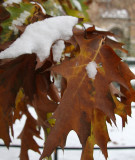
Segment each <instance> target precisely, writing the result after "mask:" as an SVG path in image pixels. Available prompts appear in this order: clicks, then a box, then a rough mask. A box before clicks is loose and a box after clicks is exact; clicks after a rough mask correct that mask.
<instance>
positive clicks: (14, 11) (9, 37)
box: [0, 3, 35, 44]
mask: <svg viewBox="0 0 135 160" xmlns="http://www.w3.org/2000/svg"><path fill="white" fill-rule="evenodd" d="M6 10H7V11H8V12H9V13H10V17H9V18H8V19H6V20H5V21H3V22H2V23H1V27H2V32H1V35H0V37H1V39H0V43H1V44H3V43H5V42H7V41H13V40H15V39H16V38H17V37H18V34H16V35H15V34H14V31H13V30H11V29H10V26H12V22H13V20H16V19H17V18H19V17H20V14H21V13H23V12H24V11H27V12H30V16H31V15H32V14H33V13H34V11H35V6H34V5H33V4H31V3H20V5H14V6H9V7H7V8H6ZM28 18H29V16H28V17H27V18H26V20H25V22H24V23H25V24H28V21H27V20H28Z"/></svg>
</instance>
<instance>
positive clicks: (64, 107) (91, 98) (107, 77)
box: [40, 28, 135, 160]
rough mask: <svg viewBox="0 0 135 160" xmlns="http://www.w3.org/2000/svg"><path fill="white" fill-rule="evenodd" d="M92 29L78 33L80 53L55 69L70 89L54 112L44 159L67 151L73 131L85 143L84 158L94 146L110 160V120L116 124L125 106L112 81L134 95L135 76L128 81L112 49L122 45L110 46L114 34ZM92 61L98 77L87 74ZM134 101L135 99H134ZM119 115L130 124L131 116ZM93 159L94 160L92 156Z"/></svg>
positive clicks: (76, 37) (53, 69) (43, 155)
mask: <svg viewBox="0 0 135 160" xmlns="http://www.w3.org/2000/svg"><path fill="white" fill-rule="evenodd" d="M89 30H90V32H89ZM89 30H86V31H82V30H80V31H77V30H75V32H74V39H75V41H76V43H78V45H79V47H80V53H79V54H78V55H76V56H75V57H73V58H69V59H65V60H64V61H63V62H62V63H61V64H60V65H56V66H54V67H52V68H51V70H52V71H53V72H55V73H57V74H60V75H62V76H63V77H64V78H65V79H66V80H67V88H66V89H65V92H64V94H63V97H62V99H61V102H60V104H59V106H58V108H57V109H56V111H55V112H54V115H53V118H54V119H56V123H55V125H54V127H53V128H52V130H51V132H50V134H49V136H48V139H47V140H46V142H45V147H44V151H43V154H42V156H41V158H40V159H42V158H44V157H47V156H49V155H50V154H51V153H52V152H53V150H54V149H55V148H56V147H57V146H60V147H62V148H64V145H65V142H66V137H67V135H68V133H69V132H70V131H71V130H74V131H75V132H76V133H77V135H78V137H79V139H80V142H81V144H82V147H83V154H82V159H88V152H86V151H85V150H89V149H90V154H92V149H91V148H88V147H89V146H91V147H92V146H94V144H98V145H99V147H100V148H101V150H102V152H103V154H104V155H105V157H106V158H107V156H108V155H107V143H108V141H109V136H108V132H107V127H106V121H109V120H108V119H110V120H112V121H113V122H114V123H115V112H117V111H116V108H117V109H119V106H120V104H121V105H124V104H123V103H122V102H119V103H120V104H119V103H116V101H115V99H114V97H116V94H114V93H115V92H114V90H113V89H110V85H111V83H112V82H118V83H119V84H120V85H121V86H122V87H123V88H124V89H125V90H126V91H127V92H128V93H129V94H130V95H131V93H132V90H131V87H130V86H131V85H130V84H129V83H130V80H131V79H134V78H135V77H134V75H133V74H132V73H131V72H130V71H129V72H128V74H129V76H130V79H127V75H126V73H125V72H124V71H123V69H124V67H123V66H122V65H121V64H122V63H121V59H120V58H119V57H118V56H117V55H116V54H115V52H114V50H113V49H112V48H111V47H114V48H118V49H121V48H120V46H121V44H119V43H118V44H116V43H114V44H112V46H111V47H110V46H109V45H108V37H107V35H111V33H109V32H101V31H100V32H99V31H96V30H95V28H92V29H91V28H89ZM86 34H87V35H88V36H87V38H86V37H85V35H86ZM89 62H95V63H96V64H97V67H96V69H97V73H96V75H95V77H94V78H91V77H89V76H88V74H87V72H86V66H87V65H88V64H89ZM113 87H114V86H113ZM114 88H115V87H114ZM118 93H119V95H123V96H121V97H120V98H121V99H122V98H123V97H124V98H125V99H128V98H129V96H127V94H125V92H122V90H121V91H119V92H118ZM131 101H133V97H132V98H130V102H131ZM125 105H126V104H125ZM130 105H131V104H130ZM117 114H119V115H120V116H121V117H122V119H123V122H125V121H126V120H125V119H124V118H125V116H127V113H126V114H125V113H124V114H123V113H121V112H120V113H118V112H117ZM100 125H102V127H100ZM55 137H57V139H56V138H55ZM88 137H89V138H88ZM87 143H88V144H87ZM92 148H93V147H92ZM89 156H90V157H89V159H90V160H92V159H93V157H92V155H89ZM86 157H87V158H86Z"/></svg>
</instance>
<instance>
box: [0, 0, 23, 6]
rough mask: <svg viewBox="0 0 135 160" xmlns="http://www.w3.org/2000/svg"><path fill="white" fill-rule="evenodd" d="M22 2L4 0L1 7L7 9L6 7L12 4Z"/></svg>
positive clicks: (18, 0) (20, 0)
mask: <svg viewBox="0 0 135 160" xmlns="http://www.w3.org/2000/svg"><path fill="white" fill-rule="evenodd" d="M21 2H22V0H6V1H5V2H4V3H3V6H4V7H7V6H8V5H10V4H12V3H21Z"/></svg>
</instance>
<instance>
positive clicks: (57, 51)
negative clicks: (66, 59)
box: [52, 40, 65, 62]
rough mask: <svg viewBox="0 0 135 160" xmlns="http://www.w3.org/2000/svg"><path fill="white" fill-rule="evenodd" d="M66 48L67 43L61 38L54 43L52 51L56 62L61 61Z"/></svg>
mask: <svg viewBox="0 0 135 160" xmlns="http://www.w3.org/2000/svg"><path fill="white" fill-rule="evenodd" d="M64 49H65V44H64V41H63V40H59V41H57V42H56V43H55V44H54V46H53V47H52V52H53V60H54V61H55V62H60V59H61V55H62V52H63V50H64Z"/></svg>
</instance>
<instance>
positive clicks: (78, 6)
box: [72, 0, 82, 11]
mask: <svg viewBox="0 0 135 160" xmlns="http://www.w3.org/2000/svg"><path fill="white" fill-rule="evenodd" d="M72 2H73V4H74V5H75V7H76V8H77V9H78V10H79V11H82V7H81V4H80V2H79V1H78V0H73V1H72Z"/></svg>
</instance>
